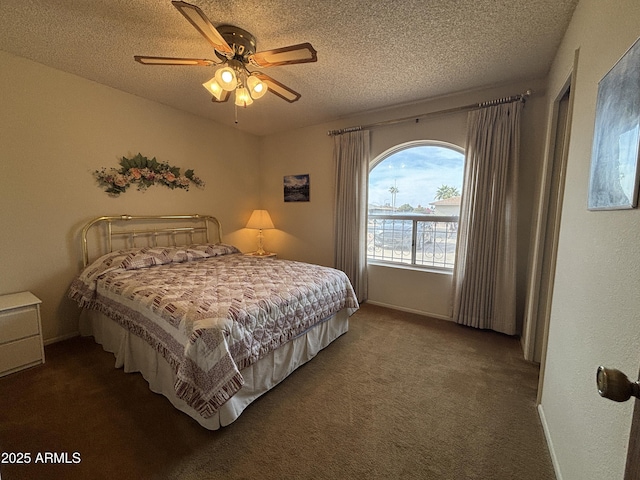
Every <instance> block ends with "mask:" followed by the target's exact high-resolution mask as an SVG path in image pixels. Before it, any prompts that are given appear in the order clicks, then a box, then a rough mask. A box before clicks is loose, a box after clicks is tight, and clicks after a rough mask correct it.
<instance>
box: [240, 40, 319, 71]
mask: <svg viewBox="0 0 640 480" xmlns="http://www.w3.org/2000/svg"><path fill="white" fill-rule="evenodd" d="M317 54H318V52H316V50H315V49H314V48H313V47H312V46H311V44H310V43H300V44H298V45H291V46H289V47H283V48H276V49H275V50H265V51H263V52H256V53H254V54H253V55H249V63H251V64H252V65H254V66H256V67H262V68H264V67H276V66H278V65H293V64H295V63H309V62H317V61H318V56H317Z"/></svg>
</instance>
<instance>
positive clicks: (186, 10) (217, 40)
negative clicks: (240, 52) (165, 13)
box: [171, 1, 233, 55]
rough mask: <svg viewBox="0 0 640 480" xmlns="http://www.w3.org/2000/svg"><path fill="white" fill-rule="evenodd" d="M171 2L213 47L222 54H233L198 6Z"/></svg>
mask: <svg viewBox="0 0 640 480" xmlns="http://www.w3.org/2000/svg"><path fill="white" fill-rule="evenodd" d="M171 3H172V4H173V6H174V7H176V8H177V9H178V11H179V12H180V13H181V14H182V15H184V16H185V18H186V19H187V20H189V22H190V23H191V25H193V26H194V27H195V28H196V30H198V31H199V32H200V34H201V35H202V36H203V37H204V38H206V39H207V40H208V41H209V43H210V44H211V45H213V48H215V49H216V50H217V51H218V52H220V53H222V54H230V55H233V49H232V48H231V47H230V46H229V44H228V43H227V42H226V41H225V39H224V38H222V35H220V32H218V30H216V27H214V26H213V24H212V23H211V22H210V21H209V19H208V18H207V16H206V15H205V14H204V12H203V11H202V10H200V8H198V7H196V6H195V5H191V4H190V3H187V2H178V1H173V2H171Z"/></svg>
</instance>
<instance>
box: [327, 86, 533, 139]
mask: <svg viewBox="0 0 640 480" xmlns="http://www.w3.org/2000/svg"><path fill="white" fill-rule="evenodd" d="M532 94H533V90H531V89H528V90H527V91H526V92H524V93H520V94H518V95H512V96H510V97H505V98H496V99H495V100H489V101H487V102H481V103H472V104H470V105H464V106H462V107H454V108H448V109H446V110H438V111H435V112H429V113H422V114H420V115H413V116H411V117H404V118H396V119H393V120H386V121H384V122H377V123H370V124H369V125H358V126H355V127H346V128H340V129H337V130H329V131H328V132H327V135H329V136H330V137H333V136H335V135H342V134H343V133H348V132H357V131H359V130H365V129H367V128H372V127H382V126H386V125H395V124H396V123H403V122H410V121H415V122H416V123H417V122H418V121H419V120H420V119H421V118H425V117H429V116H431V115H444V114H447V113H456V112H464V111H465V110H476V109H479V108H485V107H493V106H495V105H502V104H503V103H511V102H517V101H521V102H525V101H526V100H527V98H529V97H530V96H531V95H532Z"/></svg>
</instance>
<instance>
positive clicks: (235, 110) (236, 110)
mask: <svg viewBox="0 0 640 480" xmlns="http://www.w3.org/2000/svg"><path fill="white" fill-rule="evenodd" d="M233 109H234V112H235V114H236V125H237V124H238V106H237V105H235V104H234V105H233Z"/></svg>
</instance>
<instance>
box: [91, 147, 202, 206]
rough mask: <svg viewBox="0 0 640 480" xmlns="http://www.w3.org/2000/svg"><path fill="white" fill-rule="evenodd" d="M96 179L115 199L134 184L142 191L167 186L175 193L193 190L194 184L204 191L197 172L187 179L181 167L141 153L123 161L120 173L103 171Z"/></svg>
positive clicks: (190, 174) (191, 172) (114, 169)
mask: <svg viewBox="0 0 640 480" xmlns="http://www.w3.org/2000/svg"><path fill="white" fill-rule="evenodd" d="M94 176H95V177H96V180H97V181H98V183H99V185H100V186H101V187H105V191H106V192H107V193H108V194H109V195H112V196H114V197H117V196H118V195H120V194H121V193H124V192H126V191H127V188H129V187H130V186H131V185H132V184H134V185H136V186H137V188H138V190H141V191H144V190H146V189H147V188H148V187H150V186H152V185H164V186H166V187H169V188H171V189H174V188H182V189H183V190H189V187H190V186H191V184H194V185H195V186H197V187H200V188H203V187H204V182H203V181H202V180H201V179H200V178H199V177H197V176H196V175H195V174H194V173H193V170H186V171H185V172H184V175H181V174H180V168H179V167H172V166H171V165H169V164H168V163H161V162H158V161H157V160H156V159H155V157H154V158H152V159H148V158H147V157H143V156H142V155H141V154H139V153H138V154H137V155H136V156H135V157H133V158H126V157H122V160H120V168H119V169H116V168H110V169H108V170H107V169H106V168H102V169H101V170H96V171H95V172H94Z"/></svg>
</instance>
